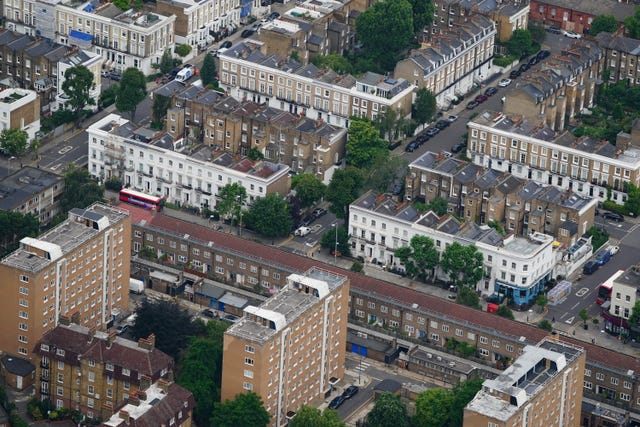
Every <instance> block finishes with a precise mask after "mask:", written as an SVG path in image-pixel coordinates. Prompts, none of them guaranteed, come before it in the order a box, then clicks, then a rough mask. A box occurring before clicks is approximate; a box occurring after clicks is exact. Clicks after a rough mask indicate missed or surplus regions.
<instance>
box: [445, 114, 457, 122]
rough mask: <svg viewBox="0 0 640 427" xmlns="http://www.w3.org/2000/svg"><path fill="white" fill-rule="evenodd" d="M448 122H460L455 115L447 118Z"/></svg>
mask: <svg viewBox="0 0 640 427" xmlns="http://www.w3.org/2000/svg"><path fill="white" fill-rule="evenodd" d="M447 120H449V122H450V123H453V122H455V121H456V120H458V116H456V115H455V114H452V115H450V116H449V117H447Z"/></svg>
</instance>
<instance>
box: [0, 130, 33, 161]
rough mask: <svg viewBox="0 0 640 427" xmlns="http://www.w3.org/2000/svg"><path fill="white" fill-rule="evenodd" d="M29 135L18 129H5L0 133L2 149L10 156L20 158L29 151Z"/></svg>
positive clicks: (0, 146)
mask: <svg viewBox="0 0 640 427" xmlns="http://www.w3.org/2000/svg"><path fill="white" fill-rule="evenodd" d="M28 139H29V134H28V133H27V132H26V131H23V130H22V129H18V128H8V129H3V130H2V132H1V133H0V148H1V149H2V151H3V152H4V153H5V154H6V155H8V156H20V155H22V154H24V152H25V151H26V149H27V140H28Z"/></svg>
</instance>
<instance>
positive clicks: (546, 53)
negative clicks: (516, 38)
mask: <svg viewBox="0 0 640 427" xmlns="http://www.w3.org/2000/svg"><path fill="white" fill-rule="evenodd" d="M549 55H551V52H550V51H548V50H541V51H540V52H538V54H537V55H536V57H537V58H538V60H539V61H540V60H543V59H544V58H546V57H548V56H549Z"/></svg>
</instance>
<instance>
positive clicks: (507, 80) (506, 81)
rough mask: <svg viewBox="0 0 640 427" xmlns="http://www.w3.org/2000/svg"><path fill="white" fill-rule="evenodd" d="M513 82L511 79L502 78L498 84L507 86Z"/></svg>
mask: <svg viewBox="0 0 640 427" xmlns="http://www.w3.org/2000/svg"><path fill="white" fill-rule="evenodd" d="M510 84H511V79H502V80H500V81H499V82H498V86H500V87H507V86H509V85H510Z"/></svg>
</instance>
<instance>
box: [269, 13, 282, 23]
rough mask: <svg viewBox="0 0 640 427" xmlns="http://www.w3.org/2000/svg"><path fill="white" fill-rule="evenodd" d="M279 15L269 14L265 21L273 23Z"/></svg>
mask: <svg viewBox="0 0 640 427" xmlns="http://www.w3.org/2000/svg"><path fill="white" fill-rule="evenodd" d="M279 17H280V14H279V13H278V12H271V13H270V14H269V16H267V21H273V20H274V19H278V18H279Z"/></svg>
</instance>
